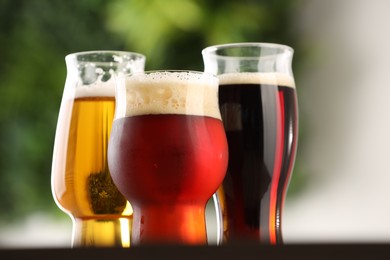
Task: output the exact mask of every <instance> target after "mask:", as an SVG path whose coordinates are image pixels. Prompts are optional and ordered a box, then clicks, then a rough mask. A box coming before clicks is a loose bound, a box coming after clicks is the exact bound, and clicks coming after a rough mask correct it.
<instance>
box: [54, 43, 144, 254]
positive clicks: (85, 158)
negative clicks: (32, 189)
mask: <svg viewBox="0 0 390 260" xmlns="http://www.w3.org/2000/svg"><path fill="white" fill-rule="evenodd" d="M144 62H145V57H144V56H143V55H141V54H137V53H130V52H116V51H114V52H113V51H91V52H82V53H75V54H70V55H68V56H67V57H66V64H67V71H68V74H67V78H66V83H65V88H64V93H63V97H62V102H61V107H60V112H59V116H58V121H57V130H56V137H55V143H54V149H53V161H52V183H51V185H52V192H53V197H54V200H55V202H56V203H57V205H58V207H59V208H60V209H61V210H62V211H64V212H65V213H67V214H68V215H69V216H70V217H71V219H72V221H73V235H72V236H73V237H72V246H73V247H85V246H94V247H114V246H115V247H129V246H130V229H131V219H132V214H133V211H132V208H131V206H130V204H129V202H128V201H127V200H126V199H125V197H124V196H123V195H122V194H121V193H120V192H119V191H118V189H117V188H116V186H115V185H114V183H113V181H112V179H111V175H110V172H109V170H108V164H107V147H108V140H109V136H110V132H111V127H112V122H113V117H114V112H115V102H116V101H115V77H116V75H118V74H122V73H131V72H134V71H142V70H143V68H144Z"/></svg>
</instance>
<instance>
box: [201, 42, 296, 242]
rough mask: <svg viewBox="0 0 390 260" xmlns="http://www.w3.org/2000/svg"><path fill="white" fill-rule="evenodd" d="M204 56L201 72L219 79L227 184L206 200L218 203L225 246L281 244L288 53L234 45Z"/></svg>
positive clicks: (289, 145)
mask: <svg viewBox="0 0 390 260" xmlns="http://www.w3.org/2000/svg"><path fill="white" fill-rule="evenodd" d="M202 55H203V61H204V65H205V71H206V72H209V73H214V74H216V75H218V78H219V105H220V110H221V115H222V120H223V122H224V127H225V130H226V135H227V139H228V144H229V164H228V170H227V174H226V178H225V180H224V182H223V185H222V186H221V187H220V188H219V190H218V192H217V193H216V194H215V195H214V196H213V197H214V200H210V202H212V201H217V202H218V203H220V204H221V205H220V207H216V208H217V209H218V208H221V209H222V213H221V212H219V213H221V215H222V219H223V226H224V234H223V241H224V242H225V243H229V242H242V241H252V242H256V241H257V242H258V243H261V244H281V243H283V239H282V229H281V227H282V210H283V205H284V200H285V195H286V190H287V188H288V184H289V181H290V177H291V173H292V170H293V165H294V160H295V153H296V147H297V136H298V135H297V134H298V104H297V96H296V91H295V83H294V77H293V73H292V69H291V62H292V56H293V49H292V48H290V47H288V46H285V45H279V44H270V43H232V44H225V45H217V46H210V47H207V48H205V49H204V50H203V51H202ZM217 216H220V215H218V214H217Z"/></svg>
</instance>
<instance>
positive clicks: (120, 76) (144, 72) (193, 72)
mask: <svg viewBox="0 0 390 260" xmlns="http://www.w3.org/2000/svg"><path fill="white" fill-rule="evenodd" d="M153 73H189V74H194V75H209V76H211V77H212V78H217V79H218V76H217V75H215V74H213V73H210V72H206V71H199V70H185V69H183V70H181V69H161V70H158V69H157V70H145V71H135V72H129V73H124V74H121V75H118V76H117V78H126V77H131V76H136V75H143V74H148V75H150V74H153Z"/></svg>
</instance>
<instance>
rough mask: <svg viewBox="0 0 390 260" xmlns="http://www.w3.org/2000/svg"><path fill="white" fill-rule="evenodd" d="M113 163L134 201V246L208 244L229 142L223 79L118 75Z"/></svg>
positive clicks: (168, 74) (196, 75) (117, 178)
mask: <svg viewBox="0 0 390 260" xmlns="http://www.w3.org/2000/svg"><path fill="white" fill-rule="evenodd" d="M116 101H117V107H116V112H115V119H114V123H113V127H112V132H111V137H110V141H109V149H108V163H109V168H110V172H111V175H112V178H113V180H114V182H115V184H116V185H117V187H118V189H119V190H120V191H121V192H122V194H124V195H125V197H126V198H127V199H128V200H129V201H130V203H131V205H132V206H133V210H134V215H133V224H132V237H131V241H132V243H133V244H188V245H199V244H207V233H206V225H205V206H206V203H207V201H208V200H209V199H210V197H211V196H212V195H213V193H215V192H216V190H217V189H218V187H219V186H220V185H221V183H222V181H223V178H224V176H225V173H226V169H227V160H228V147H227V140H226V135H225V131H224V129H223V124H222V121H221V115H220V111H219V107H218V78H217V77H216V76H214V75H212V74H207V73H202V72H189V71H155V72H145V73H135V74H131V75H129V76H127V77H121V78H118V85H117V92H116Z"/></svg>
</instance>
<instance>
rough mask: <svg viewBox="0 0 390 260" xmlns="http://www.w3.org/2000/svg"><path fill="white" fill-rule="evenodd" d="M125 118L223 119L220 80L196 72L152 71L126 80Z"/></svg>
mask: <svg viewBox="0 0 390 260" xmlns="http://www.w3.org/2000/svg"><path fill="white" fill-rule="evenodd" d="M126 95H127V96H126V98H127V100H126V103H127V109H126V116H134V115H143V114H188V115H201V116H210V117H214V118H218V119H220V118H221V115H220V112H219V107H218V78H216V77H213V76H211V75H209V74H201V73H195V72H153V73H149V74H134V75H132V76H130V77H128V78H127V79H126Z"/></svg>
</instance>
